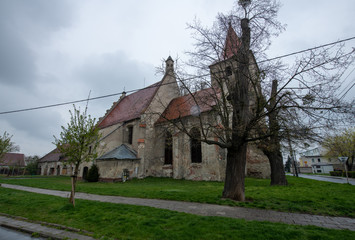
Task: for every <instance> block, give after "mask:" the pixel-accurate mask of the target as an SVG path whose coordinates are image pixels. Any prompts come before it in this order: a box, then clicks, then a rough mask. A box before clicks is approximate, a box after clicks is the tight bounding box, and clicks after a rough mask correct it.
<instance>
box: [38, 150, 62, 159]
mask: <svg viewBox="0 0 355 240" xmlns="http://www.w3.org/2000/svg"><path fill="white" fill-rule="evenodd" d="M59 160H65V158H63V154H62V153H61V152H59V150H58V149H57V148H56V149H54V150H52V151H51V152H50V153H48V154H46V155H45V156H44V157H42V158H41V159H39V160H38V162H58V161H59Z"/></svg>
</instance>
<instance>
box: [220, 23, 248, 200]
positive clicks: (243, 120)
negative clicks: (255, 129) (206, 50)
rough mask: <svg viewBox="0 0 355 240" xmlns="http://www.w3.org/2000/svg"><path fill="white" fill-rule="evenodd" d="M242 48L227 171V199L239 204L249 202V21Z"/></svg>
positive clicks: (224, 195) (225, 184)
mask: <svg viewBox="0 0 355 240" xmlns="http://www.w3.org/2000/svg"><path fill="white" fill-rule="evenodd" d="M241 27H242V31H243V34H242V38H241V39H242V44H241V47H240V48H239V49H238V52H237V61H238V62H237V63H238V68H237V71H236V73H235V82H234V83H233V86H231V89H230V95H231V96H232V99H231V104H232V107H233V115H232V134H231V136H232V139H231V143H232V144H231V146H230V147H229V148H227V150H228V152H227V168H226V179H225V183H224V190H223V197H225V198H230V199H233V200H236V201H245V195H244V178H245V164H246V158H247V146H248V142H247V140H246V139H247V136H248V134H249V129H248V124H249V121H250V120H249V119H250V111H249V108H250V102H249V81H250V73H249V47H250V28H249V20H248V19H242V20H241Z"/></svg>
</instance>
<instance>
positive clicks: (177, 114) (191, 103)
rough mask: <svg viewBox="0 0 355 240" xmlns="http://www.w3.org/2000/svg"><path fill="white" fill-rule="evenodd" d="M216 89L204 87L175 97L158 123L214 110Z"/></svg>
mask: <svg viewBox="0 0 355 240" xmlns="http://www.w3.org/2000/svg"><path fill="white" fill-rule="evenodd" d="M216 94H218V93H216V91H215V90H214V89H212V88H207V89H203V90H200V91H197V92H195V93H192V94H188V95H185V96H182V97H178V98H174V99H173V100H171V102H170V103H169V105H168V107H167V108H166V109H165V111H164V112H163V114H162V115H161V116H160V118H159V119H158V120H157V122H156V123H162V122H165V121H167V120H174V119H178V118H183V117H187V116H191V115H192V116H194V115H196V116H197V115H199V114H200V113H203V112H207V111H210V110H212V107H213V106H214V105H216Z"/></svg>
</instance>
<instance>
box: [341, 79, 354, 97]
mask: <svg viewBox="0 0 355 240" xmlns="http://www.w3.org/2000/svg"><path fill="white" fill-rule="evenodd" d="M354 80H355V79H354ZM354 86H355V82H354V83H353V85H351V87H349V89H348V90H347V91H346V92H345V93H344V94H343V96H341V97H340V98H339V100H341V99H343V98H344V97H345V95H346V94H347V93H348V92H349V91H350V90H351V89H352V88H353V87H354Z"/></svg>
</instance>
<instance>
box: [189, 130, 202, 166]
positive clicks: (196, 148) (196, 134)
mask: <svg viewBox="0 0 355 240" xmlns="http://www.w3.org/2000/svg"><path fill="white" fill-rule="evenodd" d="M190 134H191V140H190V152H191V162H193V163H200V162H202V152H201V140H200V138H201V134H200V131H199V130H198V129H197V128H193V129H191V132H190Z"/></svg>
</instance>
